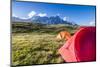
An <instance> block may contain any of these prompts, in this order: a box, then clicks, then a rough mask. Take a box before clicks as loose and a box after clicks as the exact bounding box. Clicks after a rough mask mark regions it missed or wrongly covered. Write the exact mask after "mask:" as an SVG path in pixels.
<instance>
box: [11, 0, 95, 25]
mask: <svg viewBox="0 0 100 67" xmlns="http://www.w3.org/2000/svg"><path fill="white" fill-rule="evenodd" d="M12 15H13V16H16V17H19V18H23V19H27V18H30V17H32V16H35V15H38V16H48V17H49V16H56V15H59V16H60V17H61V18H62V19H64V20H68V21H72V22H75V23H77V24H79V25H94V23H95V6H81V5H67V4H66V5H65V4H49V3H36V2H16V1H13V2H12Z"/></svg>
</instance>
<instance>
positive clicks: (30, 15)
mask: <svg viewBox="0 0 100 67" xmlns="http://www.w3.org/2000/svg"><path fill="white" fill-rule="evenodd" d="M35 15H36V12H35V11H31V12H30V13H29V14H28V18H31V17H33V16H35Z"/></svg>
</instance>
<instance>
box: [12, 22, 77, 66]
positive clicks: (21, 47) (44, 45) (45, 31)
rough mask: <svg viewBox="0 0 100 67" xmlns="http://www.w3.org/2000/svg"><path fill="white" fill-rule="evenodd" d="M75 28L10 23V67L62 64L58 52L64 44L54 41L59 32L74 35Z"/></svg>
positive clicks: (70, 26) (69, 26) (61, 25)
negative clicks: (64, 31)
mask: <svg viewBox="0 0 100 67" xmlns="http://www.w3.org/2000/svg"><path fill="white" fill-rule="evenodd" d="M76 28H77V26H72V25H63V24H58V25H43V24H33V23H23V22H13V23H12V66H18V65H36V64H52V63H64V60H63V59H62V57H61V56H60V54H59V52H58V50H59V48H60V47H61V46H62V45H63V44H64V43H65V41H64V40H61V41H58V40H56V36H57V34H58V33H59V32H60V31H63V30H66V31H68V32H70V33H71V35H73V34H74V32H75V31H76Z"/></svg>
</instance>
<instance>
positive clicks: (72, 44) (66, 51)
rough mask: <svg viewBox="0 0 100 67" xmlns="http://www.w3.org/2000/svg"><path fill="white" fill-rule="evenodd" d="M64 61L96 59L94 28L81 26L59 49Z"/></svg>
mask: <svg viewBox="0 0 100 67" xmlns="http://www.w3.org/2000/svg"><path fill="white" fill-rule="evenodd" d="M59 53H60V54H61V56H62V58H63V59H64V60H65V62H80V61H95V60H96V28H95V27H81V28H80V29H79V30H78V31H77V32H76V33H75V34H74V35H73V36H72V37H71V38H70V39H69V40H68V41H67V42H66V43H65V44H64V45H63V46H62V47H61V48H60V49H59Z"/></svg>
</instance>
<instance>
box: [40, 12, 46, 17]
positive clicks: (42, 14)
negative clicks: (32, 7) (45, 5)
mask: <svg viewBox="0 0 100 67" xmlns="http://www.w3.org/2000/svg"><path fill="white" fill-rule="evenodd" d="M38 16H40V17H44V16H47V14H46V13H39V14H38Z"/></svg>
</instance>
